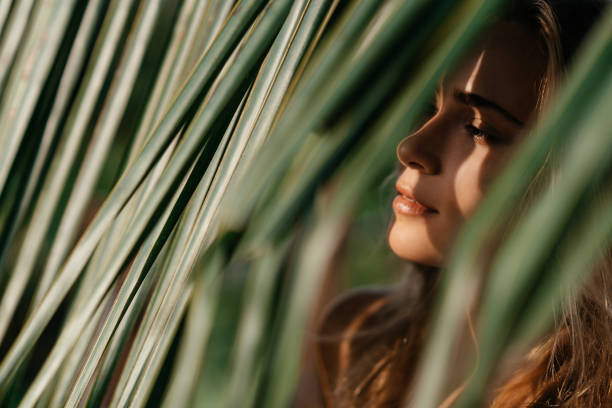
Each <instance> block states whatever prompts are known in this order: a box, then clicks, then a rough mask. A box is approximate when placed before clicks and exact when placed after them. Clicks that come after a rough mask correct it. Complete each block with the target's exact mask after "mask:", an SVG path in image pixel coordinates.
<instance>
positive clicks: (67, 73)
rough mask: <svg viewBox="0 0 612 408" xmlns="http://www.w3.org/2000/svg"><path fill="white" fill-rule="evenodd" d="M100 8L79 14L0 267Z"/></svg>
mask: <svg viewBox="0 0 612 408" xmlns="http://www.w3.org/2000/svg"><path fill="white" fill-rule="evenodd" d="M6 4H8V3H6ZM101 12H102V1H101V0H95V1H91V2H90V3H89V5H88V6H87V9H86V10H85V13H84V15H83V20H82V21H81V24H80V27H79V30H78V32H77V34H76V38H75V40H74V45H73V47H72V49H71V51H70V55H69V56H68V60H67V61H66V66H65V68H64V74H63V75H62V78H61V80H60V83H59V86H58V90H57V94H56V95H55V101H54V103H53V107H52V108H51V112H50V114H49V116H48V118H47V120H46V123H45V129H44V132H43V135H42V139H41V142H40V146H39V148H38V153H37V155H36V159H35V161H34V164H33V165H32V169H31V172H30V176H29V178H28V184H27V187H26V189H25V191H24V193H23V196H22V197H21V203H20V207H19V210H18V212H17V215H16V216H15V219H14V220H11V224H10V228H11V231H10V232H9V233H8V234H7V240H6V245H5V246H4V247H3V248H0V267H1V266H2V265H4V262H5V259H6V255H7V250H8V246H9V243H10V242H12V240H13V238H14V237H15V232H16V231H17V229H18V228H19V227H20V226H21V222H22V220H23V217H24V212H25V211H26V209H27V208H28V206H29V205H30V201H31V200H32V196H33V194H34V189H35V187H36V184H37V183H38V182H39V180H40V177H41V172H42V170H43V165H44V163H45V161H46V160H47V156H48V154H49V149H50V148H51V144H52V143H53V140H54V139H55V138H56V137H58V135H56V132H57V128H58V126H59V121H60V119H61V116H62V115H63V113H64V111H65V110H66V109H67V107H68V105H69V103H70V96H71V94H72V92H73V90H74V87H75V86H76V83H77V80H78V75H79V72H80V71H81V69H82V68H83V64H84V63H85V61H84V59H85V58H84V57H85V54H86V53H87V48H88V47H89V45H90V42H91V39H92V36H93V34H94V28H95V24H94V23H95V21H96V20H97V19H98V18H99V15H100V13H101ZM0 25H1V24H0Z"/></svg>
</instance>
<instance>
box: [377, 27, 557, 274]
mask: <svg viewBox="0 0 612 408" xmlns="http://www.w3.org/2000/svg"><path fill="white" fill-rule="evenodd" d="M537 44H538V41H537V39H536V36H535V35H534V34H532V33H530V32H529V31H527V30H526V29H524V28H523V27H522V26H520V25H519V24H518V23H513V22H501V23H498V24H497V25H495V26H494V27H493V28H492V29H491V30H490V32H489V34H488V35H486V36H485V39H484V40H483V41H482V42H481V43H480V44H478V45H477V46H476V47H475V48H474V50H473V51H472V52H471V53H470V54H469V55H468V56H467V57H465V59H464V60H463V61H462V63H460V64H459V65H458V68H457V69H456V70H455V72H454V73H452V74H451V75H450V76H448V77H447V78H445V79H444V80H443V81H442V82H441V84H440V87H439V90H438V93H437V95H436V101H435V105H434V106H432V109H431V112H430V115H429V116H428V117H427V118H426V119H427V120H426V122H425V124H423V125H422V126H421V127H420V128H419V129H418V130H417V131H416V132H415V133H413V134H412V135H410V136H408V137H406V138H405V139H404V140H403V141H402V142H401V143H400V144H399V145H398V148H397V157H398V159H399V162H400V168H401V174H400V176H399V178H398V179H397V182H396V188H397V190H398V197H396V199H395V200H394V203H393V209H394V215H395V217H394V221H393V224H392V226H391V228H390V230H389V234H388V242H389V246H390V247H391V249H392V250H393V252H395V254H397V255H398V256H399V257H401V258H403V259H406V260H408V261H412V262H415V263H417V264H421V265H425V266H434V267H439V266H443V265H444V264H445V261H446V260H447V257H448V254H449V251H450V248H451V246H452V242H453V240H454V238H455V236H456V234H457V232H458V230H459V228H460V227H461V225H462V224H463V223H464V222H465V220H466V219H467V218H468V217H469V216H470V214H472V213H473V212H474V210H475V209H476V207H477V205H478V203H479V202H480V201H481V199H482V197H483V194H484V192H485V191H486V188H487V186H488V185H490V183H491V181H492V179H493V178H494V176H495V175H497V174H498V173H499V171H500V170H501V169H502V168H503V166H504V164H505V163H507V161H508V159H509V158H510V157H511V155H512V153H513V152H514V151H515V150H516V147H517V146H518V145H519V144H520V142H521V140H522V139H523V138H524V134H525V132H523V130H524V128H525V127H526V124H528V123H529V121H530V120H531V119H532V117H533V116H534V115H535V111H536V106H537V101H538V95H539V84H540V82H541V80H542V78H543V77H544V75H545V68H546V59H545V56H544V55H543V53H542V52H541V51H540V49H539V48H538V46H537ZM406 197H407V198H408V201H407V200H406ZM412 199H414V200H416V201H417V202H418V203H420V204H415V203H414V202H413V201H411V200H412ZM407 206H408V207H411V209H410V208H409V209H408V210H406V207H407ZM422 206H425V207H427V208H428V210H427V211H426V212H423V211H424V208H423V207H422Z"/></svg>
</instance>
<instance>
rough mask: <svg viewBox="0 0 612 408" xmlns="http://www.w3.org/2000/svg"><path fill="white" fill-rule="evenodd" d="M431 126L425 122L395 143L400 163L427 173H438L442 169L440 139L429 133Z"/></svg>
mask: <svg viewBox="0 0 612 408" xmlns="http://www.w3.org/2000/svg"><path fill="white" fill-rule="evenodd" d="M431 127H432V126H431V123H430V124H426V125H425V126H424V127H422V128H421V129H419V130H418V131H417V132H416V133H413V134H412V135H410V136H407V137H405V138H404V139H403V140H402V141H401V142H400V143H399V144H398V145H397V158H398V159H399V161H400V163H402V164H403V165H404V166H406V167H409V168H412V169H415V170H417V171H419V172H421V173H423V174H427V175H435V174H439V173H440V172H441V170H442V162H441V158H440V153H441V152H440V149H441V146H440V145H439V142H440V141H439V140H437V141H436V140H435V139H438V138H436V137H434V135H432V134H431V133H432V129H431Z"/></svg>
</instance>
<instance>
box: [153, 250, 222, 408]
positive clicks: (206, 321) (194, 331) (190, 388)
mask: <svg viewBox="0 0 612 408" xmlns="http://www.w3.org/2000/svg"><path fill="white" fill-rule="evenodd" d="M207 261H208V262H209V263H205V264H204V265H199V266H196V273H199V274H201V275H202V276H200V277H199V278H198V279H196V281H195V284H194V289H193V293H192V298H191V304H190V305H189V312H188V314H187V321H186V327H185V333H184V335H183V336H182V339H181V344H180V346H179V354H178V356H177V359H176V362H175V365H174V369H173V370H172V376H171V377H170V384H169V386H168V388H167V389H168V391H167V393H166V396H165V397H164V401H163V403H162V406H165V407H170V408H182V407H190V406H193V394H194V392H195V387H196V385H197V383H198V378H199V375H200V370H201V365H202V361H203V359H204V353H205V351H206V343H207V341H206V339H208V335H209V333H210V331H211V328H212V324H213V321H214V316H215V311H216V307H217V303H218V297H219V295H220V292H221V291H220V287H221V281H222V278H221V276H220V274H221V268H222V259H221V255H220V254H218V253H216V254H213V255H211V259H210V260H207Z"/></svg>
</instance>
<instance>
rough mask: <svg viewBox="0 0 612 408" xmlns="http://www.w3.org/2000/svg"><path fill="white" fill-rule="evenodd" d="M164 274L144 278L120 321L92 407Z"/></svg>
mask: <svg viewBox="0 0 612 408" xmlns="http://www.w3.org/2000/svg"><path fill="white" fill-rule="evenodd" d="M161 256H162V257H163V256H164V254H163V253H162V254H161ZM162 259H163V258H162ZM162 266H163V264H162V263H161V262H159V263H156V264H154V265H153V267H152V268H154V269H161V268H162ZM162 270H163V269H162ZM162 273H163V272H162V271H161V270H160V271H154V270H151V271H150V272H149V273H148V274H147V275H146V276H145V277H144V280H143V281H142V284H141V285H140V286H139V287H138V291H137V292H136V295H135V296H134V299H133V300H132V301H131V302H130V304H129V306H128V309H127V310H126V312H125V315H124V316H123V317H122V318H121V320H120V321H119V326H118V327H117V329H116V331H115V333H114V334H113V337H112V338H111V342H110V344H109V345H108V346H107V350H106V352H105V357H104V359H103V361H102V367H101V368H100V372H99V373H98V374H97V375H96V377H95V382H94V384H93V389H92V391H91V394H90V395H89V396H88V401H87V402H88V404H89V405H90V406H99V405H100V403H101V401H102V398H103V397H104V395H105V392H106V390H107V389H106V386H107V384H108V382H109V381H110V379H111V376H112V375H113V373H114V370H115V368H116V367H117V365H116V364H117V362H118V360H119V358H120V357H121V353H122V352H123V350H124V349H125V347H126V346H127V345H128V340H129V338H130V336H131V330H133V329H134V326H135V324H136V322H137V319H138V316H139V313H140V311H141V310H142V309H143V307H144V305H145V303H146V302H147V301H148V295H149V292H150V290H151V288H152V287H153V285H154V284H155V281H154V280H153V277H156V278H157V277H159V275H161V274H162ZM62 406H63V405H61V406H58V408H59V407H62Z"/></svg>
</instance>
